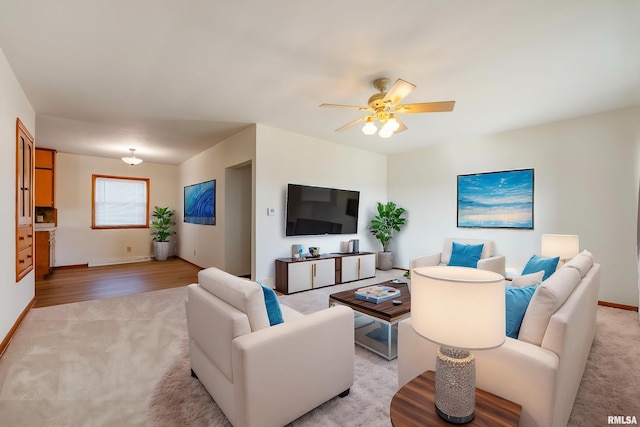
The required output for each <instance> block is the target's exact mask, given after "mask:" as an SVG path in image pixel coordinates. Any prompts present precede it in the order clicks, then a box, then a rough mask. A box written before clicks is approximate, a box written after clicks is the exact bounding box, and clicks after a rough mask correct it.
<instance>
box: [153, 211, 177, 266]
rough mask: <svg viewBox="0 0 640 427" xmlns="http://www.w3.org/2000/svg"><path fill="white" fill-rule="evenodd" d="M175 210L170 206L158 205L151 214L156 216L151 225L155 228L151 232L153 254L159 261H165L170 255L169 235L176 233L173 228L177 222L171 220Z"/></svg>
mask: <svg viewBox="0 0 640 427" xmlns="http://www.w3.org/2000/svg"><path fill="white" fill-rule="evenodd" d="M174 214H175V211H172V210H170V209H169V208H160V207H158V206H156V207H155V208H154V210H153V213H152V214H151V216H153V217H154V218H156V219H155V220H154V221H152V222H151V226H152V227H153V228H155V230H154V231H152V232H151V235H152V236H153V255H154V257H155V259H156V260H157V261H164V260H166V259H167V258H168V257H169V249H171V242H170V241H169V237H170V236H171V235H172V234H176V232H175V231H173V230H172V229H171V227H173V226H174V225H175V224H176V223H175V222H173V221H172V220H171V218H172V217H173V215H174Z"/></svg>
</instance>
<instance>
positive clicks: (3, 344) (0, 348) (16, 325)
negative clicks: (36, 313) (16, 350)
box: [0, 297, 36, 357]
mask: <svg viewBox="0 0 640 427" xmlns="http://www.w3.org/2000/svg"><path fill="white" fill-rule="evenodd" d="M35 303H36V298H35V297H33V298H32V299H31V301H30V302H29V304H27V306H26V307H25V309H24V310H22V313H20V316H18V318H17V319H16V322H15V323H14V324H13V326H12V327H11V329H9V333H8V334H7V336H6V337H4V339H3V340H2V342H1V343H0V357H2V355H3V354H4V351H5V350H6V349H7V347H8V346H9V343H10V342H11V339H12V338H13V335H14V334H15V333H16V331H17V330H18V328H19V327H20V325H21V324H22V321H23V320H24V318H25V317H27V313H28V312H29V310H31V308H33V306H34V305H35Z"/></svg>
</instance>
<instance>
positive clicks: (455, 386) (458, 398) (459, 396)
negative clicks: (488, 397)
mask: <svg viewBox="0 0 640 427" xmlns="http://www.w3.org/2000/svg"><path fill="white" fill-rule="evenodd" d="M475 406H476V363H475V357H473V354H471V352H469V351H467V350H462V349H459V348H452V347H445V346H441V347H440V348H439V349H438V358H437V359H436V412H437V413H438V415H439V416H440V418H442V419H444V420H446V421H448V422H450V423H454V424H464V423H468V422H469V421H471V420H472V419H473V417H474V414H475Z"/></svg>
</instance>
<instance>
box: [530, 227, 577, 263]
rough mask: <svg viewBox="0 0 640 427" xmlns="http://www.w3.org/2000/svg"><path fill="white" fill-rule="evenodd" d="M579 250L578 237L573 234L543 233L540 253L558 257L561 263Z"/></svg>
mask: <svg viewBox="0 0 640 427" xmlns="http://www.w3.org/2000/svg"><path fill="white" fill-rule="evenodd" d="M579 252H580V237H579V236H577V235H575V234H543V235H542V242H541V244H540V255H542V256H546V257H555V256H557V257H560V261H562V262H563V263H564V262H566V261H567V260H568V259H571V258H573V257H574V256H576V255H578V253H579Z"/></svg>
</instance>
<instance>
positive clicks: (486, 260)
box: [409, 238, 505, 276]
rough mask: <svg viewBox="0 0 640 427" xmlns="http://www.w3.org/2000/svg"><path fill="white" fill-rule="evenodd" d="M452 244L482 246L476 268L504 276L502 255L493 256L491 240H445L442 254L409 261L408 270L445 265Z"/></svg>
mask: <svg viewBox="0 0 640 427" xmlns="http://www.w3.org/2000/svg"><path fill="white" fill-rule="evenodd" d="M453 242H458V243H463V244H465V245H477V244H480V243H483V244H484V247H483V248H482V255H481V256H480V260H479V261H478V265H477V268H479V269H481V270H490V271H495V272H496V273H498V274H501V275H503V276H504V275H505V259H504V256H502V255H496V254H495V244H494V243H493V241H492V240H485V239H458V238H446V239H444V242H443V243H442V252H434V253H431V254H429V255H424V256H419V257H416V258H413V259H411V261H410V262H409V268H410V269H414V268H418V267H431V266H436V265H447V264H449V260H450V259H451V249H452V247H453Z"/></svg>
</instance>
